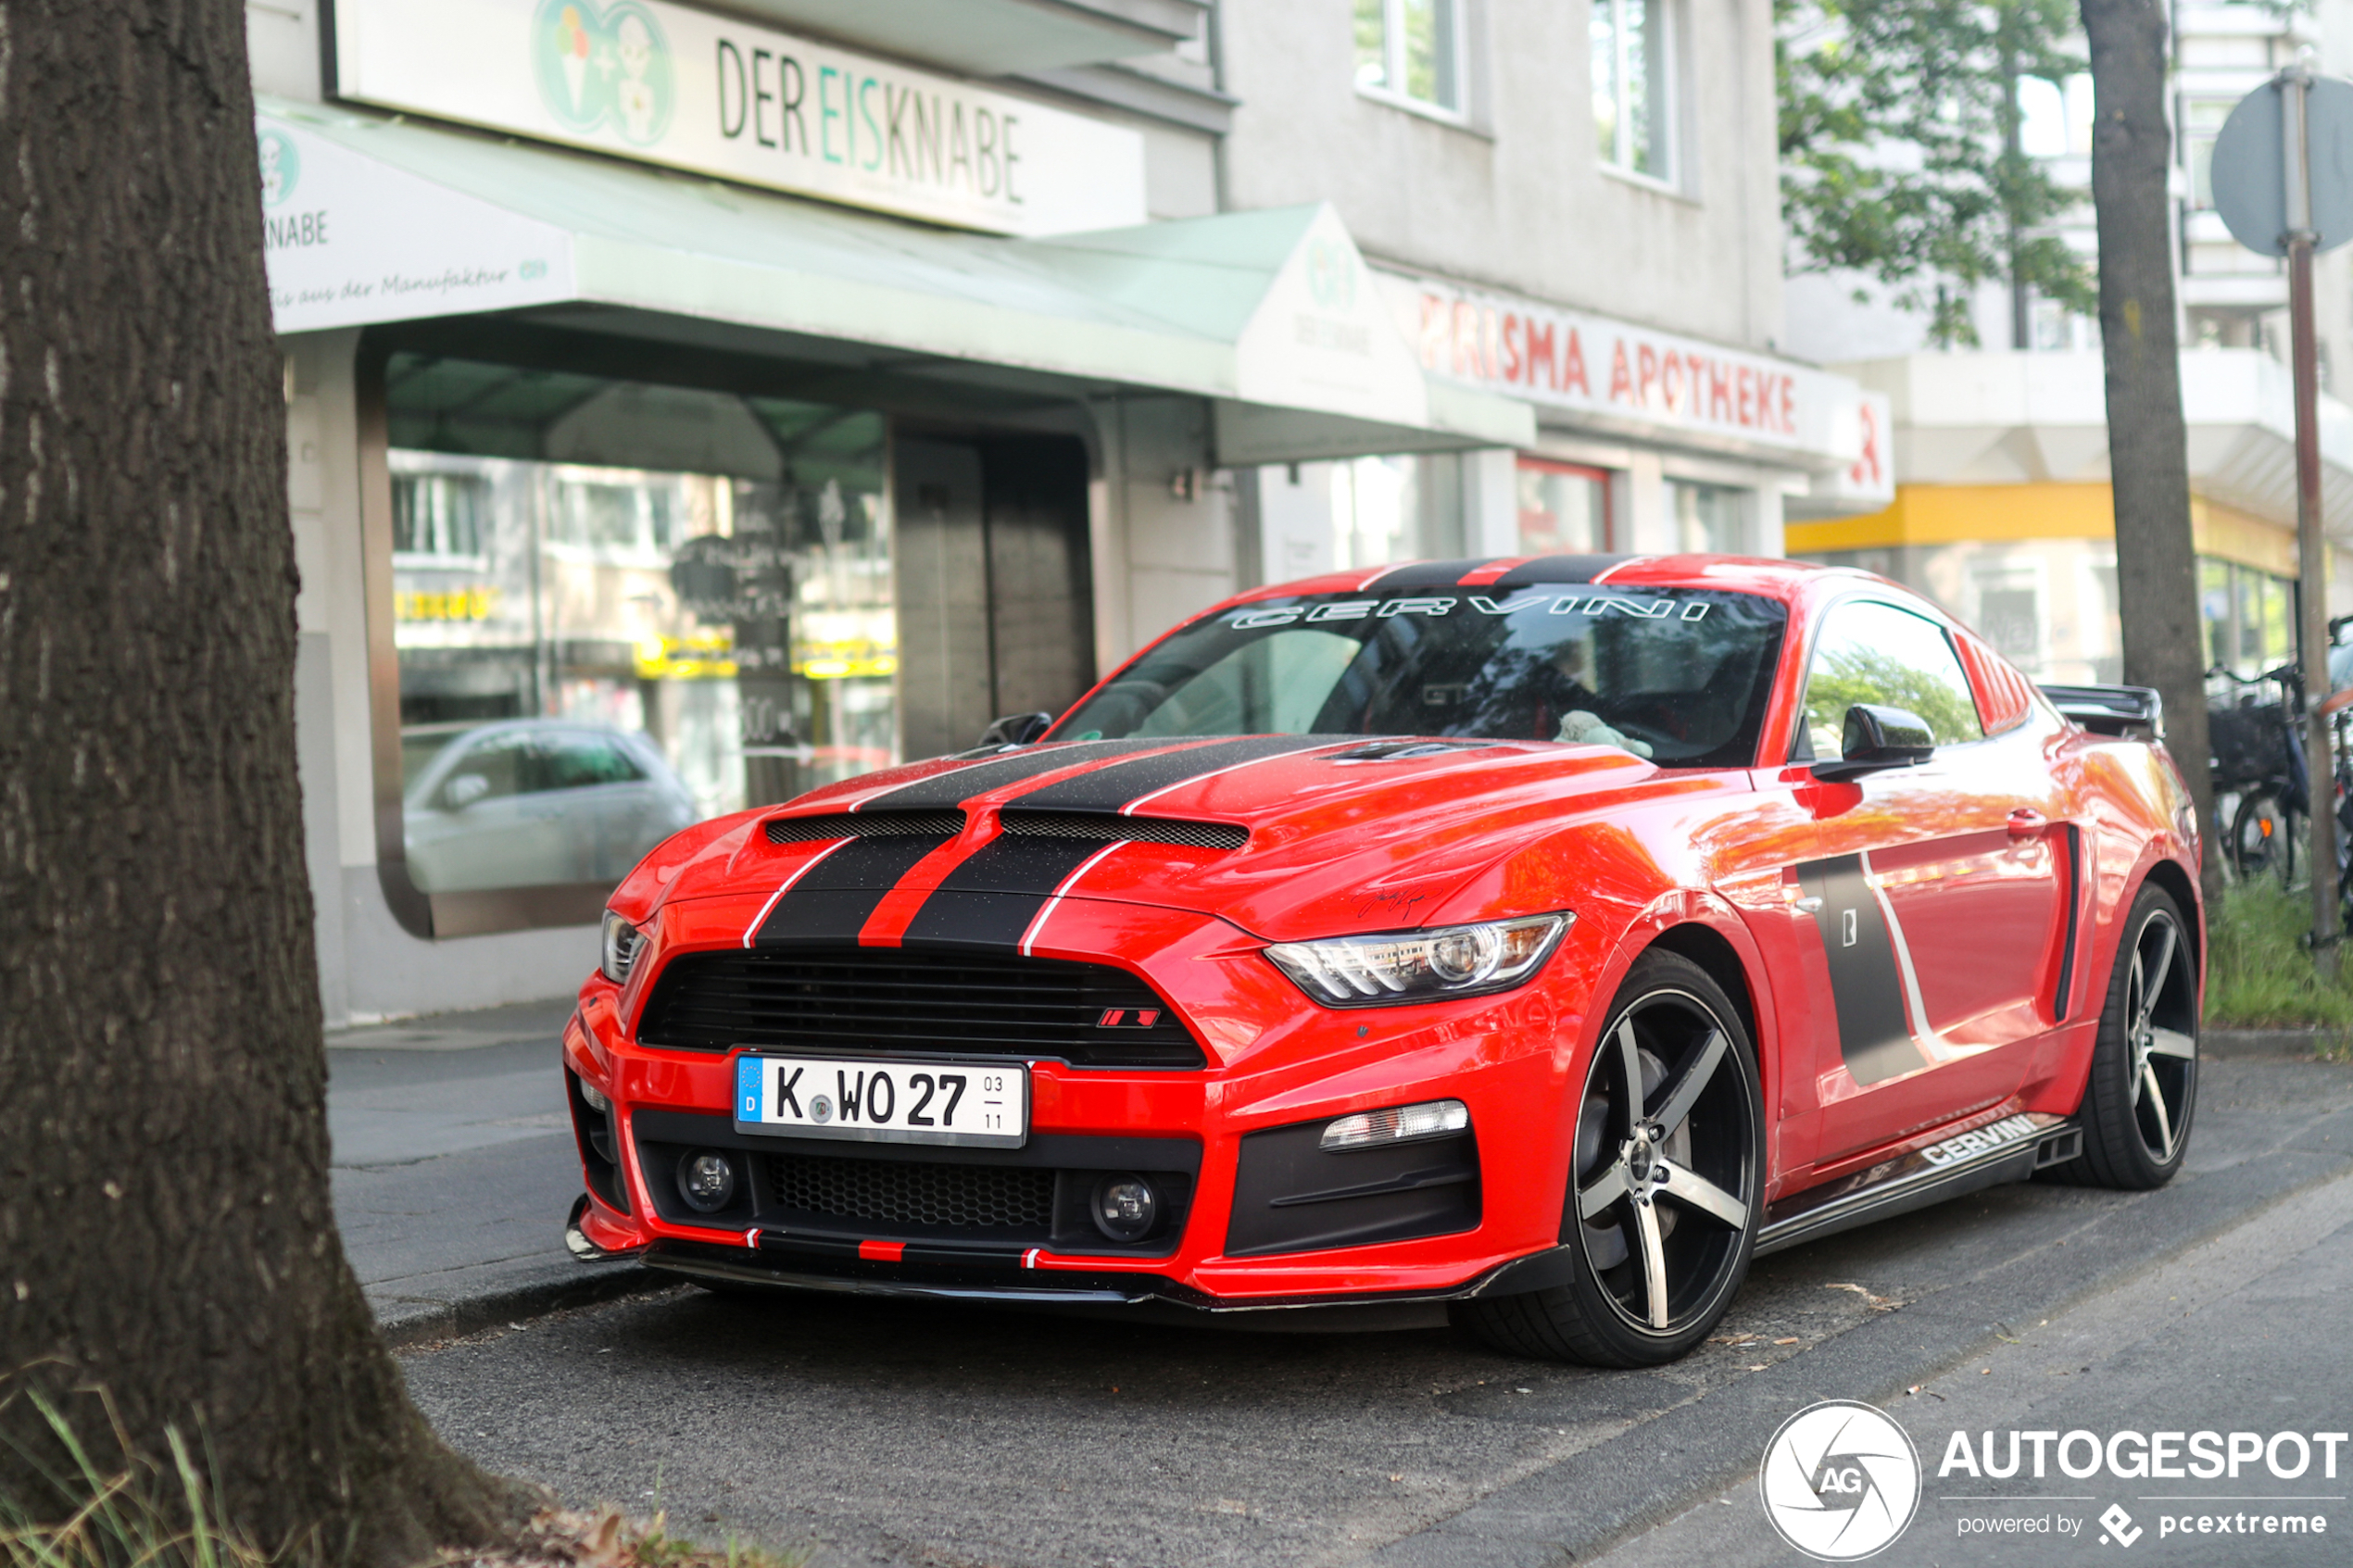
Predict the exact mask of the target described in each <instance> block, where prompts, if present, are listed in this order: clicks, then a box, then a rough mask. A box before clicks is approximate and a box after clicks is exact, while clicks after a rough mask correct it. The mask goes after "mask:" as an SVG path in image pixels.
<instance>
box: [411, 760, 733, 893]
mask: <svg viewBox="0 0 2353 1568" xmlns="http://www.w3.org/2000/svg"><path fill="white" fill-rule="evenodd" d="M403 808H404V817H405V822H406V831H407V835H408V846H409V876H410V877H411V878H413V879H414V880H415V882H416V884H417V885H418V886H419V887H421V888H422V889H424V890H425V891H426V892H428V893H460V892H466V891H470V890H472V889H478V888H487V887H529V886H536V885H541V884H549V883H578V882H603V883H618V882H619V881H620V880H621V879H622V878H623V876H626V875H627V874H628V873H629V868H630V867H632V866H634V865H635V864H636V863H637V861H638V860H639V859H641V858H642V857H643V856H644V855H645V853H646V851H647V850H648V849H651V848H652V847H654V846H655V845H657V844H660V843H661V841H662V840H663V839H665V838H668V837H669V836H670V835H671V834H673V833H676V832H677V831H678V830H679V829H680V828H683V827H685V826H686V825H687V824H688V823H690V822H694V821H695V820H696V818H697V817H698V816H699V815H700V812H699V811H698V809H696V806H695V800H694V797H693V796H692V795H691V794H690V793H688V791H687V789H686V784H683V783H681V782H680V780H679V777H678V775H677V773H676V772H675V771H673V769H672V768H671V766H670V763H669V760H668V759H665V758H664V757H663V756H662V754H661V748H660V747H658V746H655V745H654V743H653V742H652V741H651V740H649V739H648V738H647V737H646V736H645V735H643V734H631V733H629V732H627V731H623V730H616V729H612V728H610V727H609V726H606V725H601V724H584V723H575V722H573V721H569V720H563V719H511V720H507V721H501V722H498V723H493V724H484V725H481V726H479V727H477V728H474V729H470V730H465V731H462V732H460V733H459V734H457V735H456V736H454V737H452V738H451V739H450V740H449V741H448V743H447V745H445V746H442V747H441V749H440V750H439V751H438V752H437V753H435V754H434V757H433V759H432V760H431V761H429V762H427V763H426V764H425V765H424V767H423V768H422V769H421V770H420V771H418V772H417V774H416V776H415V777H414V778H413V779H412V780H411V781H410V782H409V789H408V793H407V796H406V797H405V799H404V801H403Z"/></svg>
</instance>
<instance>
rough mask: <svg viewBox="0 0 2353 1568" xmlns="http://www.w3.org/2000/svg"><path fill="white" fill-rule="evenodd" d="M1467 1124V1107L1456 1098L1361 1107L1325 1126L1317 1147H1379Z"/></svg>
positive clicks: (1458, 1129)
mask: <svg viewBox="0 0 2353 1568" xmlns="http://www.w3.org/2000/svg"><path fill="white" fill-rule="evenodd" d="M1469 1125H1470V1107H1468V1106H1466V1105H1465V1104H1464V1103H1463V1102H1462V1101H1461V1100H1458V1099H1433V1100H1426V1101H1424V1102H1423V1103H1422V1104H1420V1105H1395V1106H1391V1107H1390V1108H1389V1109H1388V1110H1360V1111H1358V1112H1357V1113H1356V1114H1355V1115H1353V1116H1343V1117H1341V1118H1340V1120H1339V1121H1337V1122H1335V1123H1332V1124H1331V1125H1330V1126H1328V1127H1326V1128H1325V1129H1324V1136H1323V1140H1322V1142H1321V1144H1320V1145H1319V1147H1320V1148H1325V1149H1336V1148H1379V1147H1381V1146H1383V1145H1386V1144H1393V1143H1412V1142H1414V1141H1416V1139H1419V1138H1442V1137H1445V1136H1447V1135H1450V1134H1453V1133H1459V1132H1461V1131H1462V1130H1463V1129H1464V1128H1466V1127H1467V1126H1469Z"/></svg>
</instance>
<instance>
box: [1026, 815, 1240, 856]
mask: <svg viewBox="0 0 2353 1568" xmlns="http://www.w3.org/2000/svg"><path fill="white" fill-rule="evenodd" d="M997 826H998V829H999V831H1000V832H1001V833H1003V834H1005V835H1006V836H1008V837H1010V838H1078V839H1091V840H1094V841H1095V842H1097V843H1101V844H1118V843H1123V842H1125V843H1138V844H1189V845H1191V846H1192V847H1194V848H1196V849H1239V848H1240V847H1242V846H1243V845H1245V844H1248V843H1249V842H1250V829H1248V828H1246V827H1244V826H1242V825H1241V824H1240V823H1239V822H1178V821H1176V820H1175V819H1173V818H1169V817H1123V816H1121V815H1120V814H1119V813H1117V812H1116V811H1038V810H1028V811H1025V810H1022V809H1020V808H1018V807H1009V808H1007V809H1004V810H1002V811H1000V812H999V813H998V814H997Z"/></svg>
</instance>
